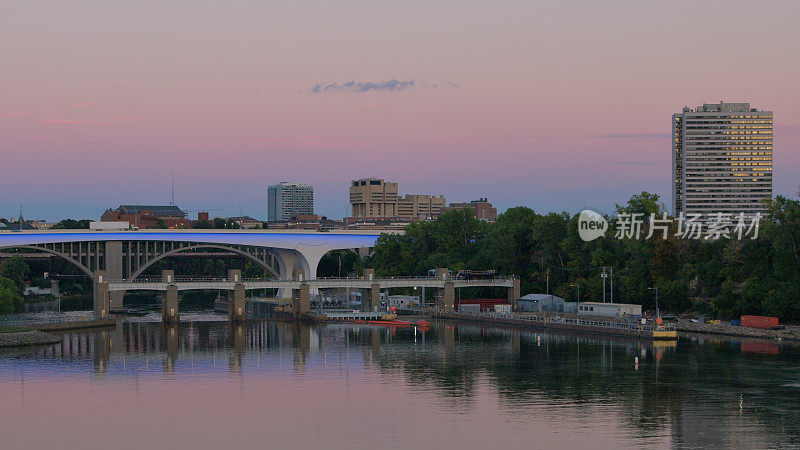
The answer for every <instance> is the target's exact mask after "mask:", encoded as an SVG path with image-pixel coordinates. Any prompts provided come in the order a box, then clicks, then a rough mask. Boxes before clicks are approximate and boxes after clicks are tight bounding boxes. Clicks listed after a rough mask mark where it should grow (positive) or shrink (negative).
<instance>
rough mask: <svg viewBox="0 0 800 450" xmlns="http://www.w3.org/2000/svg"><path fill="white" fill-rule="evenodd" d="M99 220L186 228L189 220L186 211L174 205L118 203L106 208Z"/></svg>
mask: <svg viewBox="0 0 800 450" xmlns="http://www.w3.org/2000/svg"><path fill="white" fill-rule="evenodd" d="M100 221H101V222H122V221H125V222H128V223H130V224H131V225H133V226H135V227H137V228H141V229H145V228H158V227H159V226H162V225H163V226H164V227H167V228H186V227H189V225H190V224H191V221H189V220H188V219H187V218H186V212H184V211H182V210H181V209H180V208H178V207H177V206H175V205H166V206H160V205H120V207H119V208H117V209H115V210H111V209H107V210H106V211H105V212H104V213H103V215H102V216H100Z"/></svg>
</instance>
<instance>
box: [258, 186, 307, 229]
mask: <svg viewBox="0 0 800 450" xmlns="http://www.w3.org/2000/svg"><path fill="white" fill-rule="evenodd" d="M308 214H314V187H313V186H309V185H307V184H302V183H289V182H286V181H282V182H280V183H278V184H276V185H274V186H270V187H269V188H267V221H268V222H281V221H286V220H289V219H291V218H293V217H296V216H298V215H308Z"/></svg>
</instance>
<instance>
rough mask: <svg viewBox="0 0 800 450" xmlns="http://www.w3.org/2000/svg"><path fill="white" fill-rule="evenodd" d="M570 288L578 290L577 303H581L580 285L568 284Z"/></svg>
mask: <svg viewBox="0 0 800 450" xmlns="http://www.w3.org/2000/svg"><path fill="white" fill-rule="evenodd" d="M570 286H572V287H576V288H578V303H580V302H581V285H580V284H570Z"/></svg>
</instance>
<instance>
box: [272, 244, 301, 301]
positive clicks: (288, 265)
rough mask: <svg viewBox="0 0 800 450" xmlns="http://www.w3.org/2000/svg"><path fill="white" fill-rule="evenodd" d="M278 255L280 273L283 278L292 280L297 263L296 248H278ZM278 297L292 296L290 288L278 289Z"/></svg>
mask: <svg viewBox="0 0 800 450" xmlns="http://www.w3.org/2000/svg"><path fill="white" fill-rule="evenodd" d="M276 252H277V256H278V269H279V271H278V273H280V276H281V280H291V279H292V278H293V277H294V268H295V264H296V263H297V252H295V251H294V250H276ZM278 298H292V291H291V290H289V289H278Z"/></svg>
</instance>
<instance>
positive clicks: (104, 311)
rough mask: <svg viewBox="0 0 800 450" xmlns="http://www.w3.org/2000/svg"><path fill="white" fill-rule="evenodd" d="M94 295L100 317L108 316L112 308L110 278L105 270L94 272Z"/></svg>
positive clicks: (96, 311)
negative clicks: (109, 287)
mask: <svg viewBox="0 0 800 450" xmlns="http://www.w3.org/2000/svg"><path fill="white" fill-rule="evenodd" d="M92 286H93V288H94V289H93V291H94V292H93V297H94V301H93V303H94V312H95V314H97V315H98V316H99V317H100V318H103V319H104V318H106V317H108V314H109V310H110V300H109V290H108V279H107V277H106V272H105V271H104V270H96V271H95V272H94V280H93V282H92Z"/></svg>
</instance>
